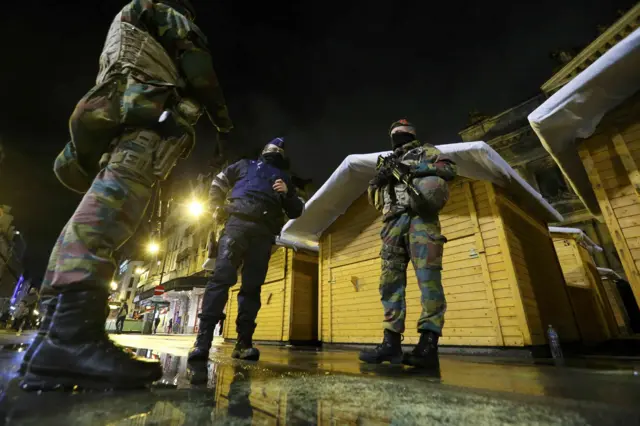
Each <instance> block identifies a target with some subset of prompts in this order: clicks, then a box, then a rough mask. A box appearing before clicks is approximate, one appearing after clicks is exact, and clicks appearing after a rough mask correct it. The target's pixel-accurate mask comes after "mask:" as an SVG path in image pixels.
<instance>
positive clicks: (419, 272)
mask: <svg viewBox="0 0 640 426" xmlns="http://www.w3.org/2000/svg"><path fill="white" fill-rule="evenodd" d="M439 228H440V227H439V225H438V224H437V223H435V224H434V223H432V222H429V221H427V220H425V219H423V218H421V217H420V216H416V215H411V214H409V213H403V214H402V215H400V216H397V217H394V218H391V219H389V220H388V221H387V222H385V224H384V226H383V228H382V231H381V233H380V237H381V238H382V249H381V251H380V257H381V258H382V274H381V275H380V296H381V300H382V306H383V308H384V321H383V327H384V328H385V329H388V330H391V331H395V332H397V333H404V329H405V318H406V310H407V309H406V303H405V292H406V287H407V265H408V263H409V260H411V262H412V263H413V267H414V269H415V272H416V277H417V279H418V286H419V287H420V296H421V297H420V300H421V302H422V312H421V313H420V318H419V319H418V332H421V331H427V330H430V331H433V332H436V333H438V334H441V333H442V326H443V325H444V313H445V311H446V308H447V304H446V301H445V297H444V290H443V289H442V278H441V270H442V249H443V245H444V242H445V241H446V239H445V238H444V237H442V235H441V234H440V229H439Z"/></svg>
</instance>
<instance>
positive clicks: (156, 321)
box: [153, 317, 160, 334]
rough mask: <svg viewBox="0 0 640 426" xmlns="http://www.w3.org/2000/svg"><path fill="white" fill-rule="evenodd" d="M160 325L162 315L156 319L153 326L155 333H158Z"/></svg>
mask: <svg viewBox="0 0 640 426" xmlns="http://www.w3.org/2000/svg"><path fill="white" fill-rule="evenodd" d="M159 325H160V317H156V319H155V327H153V334H158V326H159Z"/></svg>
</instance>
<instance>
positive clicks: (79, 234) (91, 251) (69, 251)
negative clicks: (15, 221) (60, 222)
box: [41, 131, 160, 294]
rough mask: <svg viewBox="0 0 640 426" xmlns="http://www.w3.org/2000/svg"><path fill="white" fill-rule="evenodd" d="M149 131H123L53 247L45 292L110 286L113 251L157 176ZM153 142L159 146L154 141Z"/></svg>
mask: <svg viewBox="0 0 640 426" xmlns="http://www.w3.org/2000/svg"><path fill="white" fill-rule="evenodd" d="M159 140H160V137H159V136H158V135H157V134H156V133H154V132H150V131H131V132H125V133H124V134H123V135H122V136H121V137H120V138H119V141H118V143H117V145H116V147H115V149H114V151H113V152H112V154H111V157H110V159H109V161H108V163H107V164H106V166H104V167H103V168H102V169H101V170H100V172H99V173H98V174H97V176H96V177H95V179H94V180H93V183H92V184H91V187H90V188H89V190H88V191H87V192H86V194H85V195H84V197H83V198H82V201H80V204H79V205H78V207H77V208H76V211H75V213H74V214H73V216H71V219H70V220H69V221H68V222H67V224H66V225H65V227H64V228H63V229H62V232H61V233H60V236H59V237H58V240H57V241H56V244H55V246H54V247H53V250H52V252H51V256H50V258H49V264H48V266H47V271H46V273H45V276H44V279H43V283H42V290H41V294H47V293H52V292H55V291H57V290H61V289H62V288H67V286H74V285H79V284H82V285H87V284H88V285H96V286H108V285H109V283H110V281H111V280H112V279H113V275H114V273H115V271H116V263H115V260H114V257H113V255H114V252H115V251H116V250H117V249H118V248H120V247H121V246H122V245H123V244H124V243H125V242H126V241H127V240H128V239H129V238H131V236H132V235H133V233H134V232H135V231H136V229H137V228H138V226H139V224H140V222H141V221H142V218H143V216H144V214H145V211H146V209H147V206H148V205H149V201H150V200H151V197H152V194H153V186H154V184H155V183H156V181H157V180H158V179H157V177H156V176H155V174H154V164H153V162H154V146H156V145H157V144H158V143H159ZM154 144H155V145H154Z"/></svg>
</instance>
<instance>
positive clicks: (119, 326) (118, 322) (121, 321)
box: [116, 317, 126, 333]
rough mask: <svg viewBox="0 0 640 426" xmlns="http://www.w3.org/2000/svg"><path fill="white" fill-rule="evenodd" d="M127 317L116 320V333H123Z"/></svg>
mask: <svg viewBox="0 0 640 426" xmlns="http://www.w3.org/2000/svg"><path fill="white" fill-rule="evenodd" d="M125 318H126V317H118V319H117V320H116V332H118V333H122V329H123V328H124V319H125Z"/></svg>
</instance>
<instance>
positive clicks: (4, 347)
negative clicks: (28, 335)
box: [0, 343, 29, 352]
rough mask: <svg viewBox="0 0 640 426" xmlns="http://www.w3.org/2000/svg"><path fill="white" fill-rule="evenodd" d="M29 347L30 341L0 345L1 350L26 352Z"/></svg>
mask: <svg viewBox="0 0 640 426" xmlns="http://www.w3.org/2000/svg"><path fill="white" fill-rule="evenodd" d="M27 349H29V344H28V343H18V344H13V345H0V352H25V351H26V350H27Z"/></svg>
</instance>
